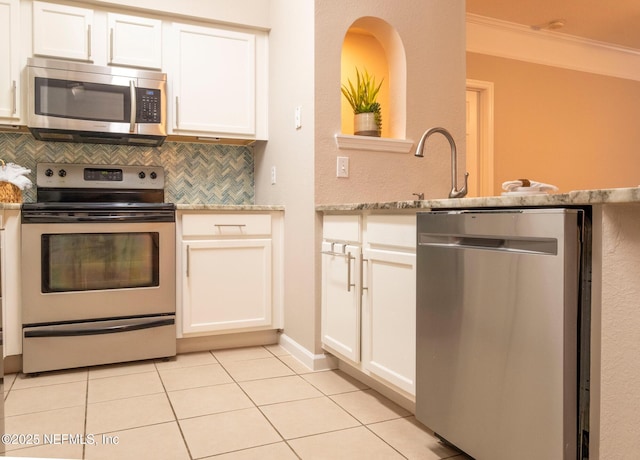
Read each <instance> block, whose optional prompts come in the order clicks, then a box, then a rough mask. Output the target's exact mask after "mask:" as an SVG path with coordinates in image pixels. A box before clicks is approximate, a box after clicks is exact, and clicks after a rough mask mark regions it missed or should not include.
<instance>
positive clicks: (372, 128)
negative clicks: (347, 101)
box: [353, 112, 380, 137]
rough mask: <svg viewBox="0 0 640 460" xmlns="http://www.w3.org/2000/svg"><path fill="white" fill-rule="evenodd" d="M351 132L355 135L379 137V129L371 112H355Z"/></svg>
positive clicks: (374, 115)
mask: <svg viewBox="0 0 640 460" xmlns="http://www.w3.org/2000/svg"><path fill="white" fill-rule="evenodd" d="M353 134H355V135H356V136H375V137H380V130H379V129H378V124H377V123H376V114H375V113H373V112H367V113H356V114H355V116H354V119H353Z"/></svg>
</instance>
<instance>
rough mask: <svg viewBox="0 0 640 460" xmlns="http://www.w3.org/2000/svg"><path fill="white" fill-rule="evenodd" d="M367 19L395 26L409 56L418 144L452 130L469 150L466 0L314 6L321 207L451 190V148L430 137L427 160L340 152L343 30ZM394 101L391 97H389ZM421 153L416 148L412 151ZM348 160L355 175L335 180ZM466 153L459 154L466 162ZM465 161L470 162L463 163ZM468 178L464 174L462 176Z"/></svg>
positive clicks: (411, 135) (335, 1)
mask: <svg viewBox="0 0 640 460" xmlns="http://www.w3.org/2000/svg"><path fill="white" fill-rule="evenodd" d="M363 16H374V17H379V18H381V19H383V20H385V21H386V22H387V23H389V24H390V25H391V26H392V27H394V28H395V29H396V30H397V32H398V34H399V35H400V38H401V40H402V42H403V44H404V47H405V52H406V59H407V121H406V123H407V126H406V133H407V134H406V136H407V138H408V139H411V140H413V141H414V142H415V143H416V144H417V141H418V140H419V138H420V136H421V135H422V133H423V132H424V131H425V130H427V129H428V128H431V127H434V126H443V127H445V128H447V129H449V130H450V131H451V132H452V134H453V136H454V138H455V139H456V141H457V143H458V147H459V152H464V151H465V126H464V123H465V114H464V104H465V103H464V88H465V78H464V77H465V55H464V49H465V15H464V3H463V2H450V1H444V0H429V1H425V0H410V1H409V0H406V1H403V2H402V4H401V7H400V6H399V4H398V2H394V1H390V0H387V1H382V0H367V1H347V2H345V1H339V0H331V1H328V0H325V1H318V2H316V60H315V62H316V66H315V71H316V76H315V79H316V93H315V94H316V107H317V110H316V140H315V180H316V183H315V190H316V203H318V204H327V203H350V202H361V201H390V200H411V199H413V198H414V197H413V196H412V193H414V192H424V193H425V196H426V197H427V198H444V197H446V196H447V195H448V192H449V190H450V188H451V183H450V180H451V179H450V171H451V169H450V149H449V144H448V143H447V141H446V140H445V138H444V137H442V136H434V137H433V138H432V139H430V141H429V143H428V146H427V150H426V157H425V158H417V157H415V156H414V155H413V154H412V153H408V154H398V153H381V152H371V151H355V150H339V149H338V148H337V147H336V143H335V140H334V135H335V134H336V133H340V132H341V123H340V113H341V112H340V106H341V103H342V101H341V98H342V96H341V94H340V55H341V50H342V42H343V39H344V36H345V33H346V32H347V30H348V29H349V27H350V26H351V24H352V23H353V22H354V21H355V20H357V19H359V18H360V17H363ZM391 97H393V95H392V96H391ZM414 150H415V146H414ZM337 156H347V157H349V163H350V177H349V178H346V179H345V178H336V157H337ZM463 156H464V155H463V154H461V157H463ZM461 164H464V158H461ZM459 177H462V173H460V174H459Z"/></svg>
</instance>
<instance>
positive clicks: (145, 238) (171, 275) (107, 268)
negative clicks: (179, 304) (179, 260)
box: [22, 219, 175, 325]
mask: <svg viewBox="0 0 640 460" xmlns="http://www.w3.org/2000/svg"><path fill="white" fill-rule="evenodd" d="M22 261H23V263H22V267H23V268H22V304H23V315H22V319H23V324H24V325H38V324H48V323H63V322H71V321H82V320H98V319H114V318H127V317H134V316H145V315H149V316H150V315H158V314H173V313H175V222H126V223H123V222H117V219H116V222H107V223H105V222H74V223H25V222H23V225H22Z"/></svg>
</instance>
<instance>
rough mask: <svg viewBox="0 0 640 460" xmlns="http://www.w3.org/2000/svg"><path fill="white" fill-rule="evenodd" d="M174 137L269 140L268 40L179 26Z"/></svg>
mask: <svg viewBox="0 0 640 460" xmlns="http://www.w3.org/2000/svg"><path fill="white" fill-rule="evenodd" d="M172 43H173V45H174V48H173V50H172V53H171V55H172V56H173V58H174V59H173V62H172V65H171V68H170V69H169V70H168V71H167V73H169V74H170V75H171V76H172V78H171V80H172V89H173V95H172V96H173V97H172V98H171V100H172V103H173V112H172V115H173V122H172V124H171V126H172V130H173V131H174V133H175V134H186V135H205V136H219V137H239V138H251V139H265V138H266V104H265V103H264V100H265V98H266V83H265V82H266V78H267V76H266V35H265V34H264V33H262V32H259V31H240V30H230V29H224V28H216V27H202V26H194V25H187V24H174V30H173V35H172Z"/></svg>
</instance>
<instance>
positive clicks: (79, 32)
mask: <svg viewBox="0 0 640 460" xmlns="http://www.w3.org/2000/svg"><path fill="white" fill-rule="evenodd" d="M92 42H93V10H90V9H87V8H78V7H74V6H68V5H58V4H54V3H45V2H37V1H35V2H33V54H34V56H45V57H54V58H61V59H73V60H77V61H85V62H93V57H92V49H91V47H92Z"/></svg>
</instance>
